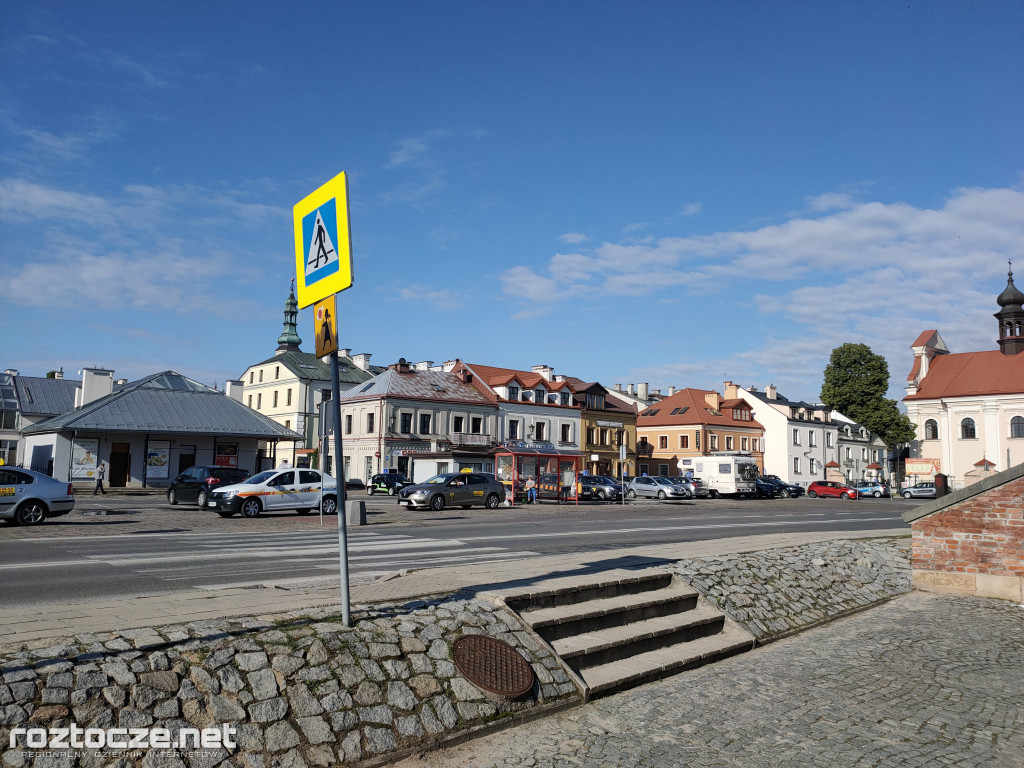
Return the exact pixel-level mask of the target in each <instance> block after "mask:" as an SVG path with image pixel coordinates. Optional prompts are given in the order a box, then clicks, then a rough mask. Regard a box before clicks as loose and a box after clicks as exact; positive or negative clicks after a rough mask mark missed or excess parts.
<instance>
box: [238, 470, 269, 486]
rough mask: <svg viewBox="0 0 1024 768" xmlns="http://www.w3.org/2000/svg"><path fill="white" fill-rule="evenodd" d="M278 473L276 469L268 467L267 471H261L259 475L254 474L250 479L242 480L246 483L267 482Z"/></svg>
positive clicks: (257, 483)
mask: <svg viewBox="0 0 1024 768" xmlns="http://www.w3.org/2000/svg"><path fill="white" fill-rule="evenodd" d="M276 474H277V470H276V469H268V470H267V471H266V472H260V473H259V474H257V475H253V476H252V477H250V478H249V479H248V480H243V481H242V482H243V483H245V484H246V485H259V484H260V483H265V482H267V480H269V479H270V478H272V477H273V476H274V475H276Z"/></svg>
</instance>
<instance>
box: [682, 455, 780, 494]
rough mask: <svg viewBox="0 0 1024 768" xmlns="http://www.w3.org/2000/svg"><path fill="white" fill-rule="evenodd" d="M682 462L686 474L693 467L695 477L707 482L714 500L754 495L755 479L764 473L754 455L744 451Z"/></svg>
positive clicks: (683, 471)
mask: <svg viewBox="0 0 1024 768" xmlns="http://www.w3.org/2000/svg"><path fill="white" fill-rule="evenodd" d="M679 463H680V464H681V465H682V466H681V467H680V471H681V472H682V473H683V474H684V475H685V474H686V471H687V470H690V471H692V472H693V476H694V477H699V478H700V479H701V480H703V481H704V485H706V486H707V487H708V490H709V491H711V498H713V499H717V498H718V497H719V496H742V495H751V496H753V495H754V493H755V491H756V489H757V485H756V482H755V481H756V480H757V477H758V475H760V474H761V471H760V470H759V469H758V467H757V461H756V460H755V459H754V457H753V456H750V455H745V454H743V455H741V454H730V453H724V454H715V455H713V456H701V457H700V458H697V459H681V460H680V461H679Z"/></svg>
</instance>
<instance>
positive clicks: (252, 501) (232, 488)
mask: <svg viewBox="0 0 1024 768" xmlns="http://www.w3.org/2000/svg"><path fill="white" fill-rule="evenodd" d="M321 483H323V502H322V504H323V512H324V514H325V515H333V514H334V513H335V512H337V511H338V486H337V483H336V482H335V481H334V478H333V477H331V476H330V475H325V474H322V473H321V472H320V470H318V469H304V468H298V467H296V468H288V469H271V470H267V471H266V472H260V473H259V474H258V475H253V476H252V477H250V478H249V479H248V480H244V481H242V482H241V483H237V484H235V485H226V486H224V487H219V488H217V489H216V490H214V491H211V493H210V498H209V501H207V502H206V505H207V507H208V508H209V509H215V510H216V511H217V514H218V515H220V516H221V517H231V516H232V515H237V514H238V513H239V512H241V513H242V517H259V516H260V514H261V513H262V512H264V511H266V512H278V511H280V510H288V509H294V510H295V511H296V512H298V513H299V514H300V515H306V514H309V513H310V512H312V511H313V510H314V509H319V508H320V506H321V499H320V485H321Z"/></svg>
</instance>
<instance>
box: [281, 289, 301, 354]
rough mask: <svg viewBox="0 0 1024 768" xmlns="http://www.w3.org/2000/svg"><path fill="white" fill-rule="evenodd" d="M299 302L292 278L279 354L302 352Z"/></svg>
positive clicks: (285, 307) (285, 308)
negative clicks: (299, 328)
mask: <svg viewBox="0 0 1024 768" xmlns="http://www.w3.org/2000/svg"><path fill="white" fill-rule="evenodd" d="M298 321H299V302H298V301H297V300H296V299H295V279H294V278H292V285H291V290H290V292H289V293H288V300H287V301H286V302H285V303H284V331H283V332H282V333H281V335H280V336H278V337H277V354H279V355H281V354H284V353H285V352H301V350H300V349H299V345H300V344H302V339H300V338H299V333H298Z"/></svg>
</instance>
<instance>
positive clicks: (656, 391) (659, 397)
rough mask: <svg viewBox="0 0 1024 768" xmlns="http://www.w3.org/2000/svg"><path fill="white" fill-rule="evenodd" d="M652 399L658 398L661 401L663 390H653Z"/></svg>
mask: <svg viewBox="0 0 1024 768" xmlns="http://www.w3.org/2000/svg"><path fill="white" fill-rule="evenodd" d="M651 397H656V398H658V399H659V400H660V399H661V390H660V389H652V390H651Z"/></svg>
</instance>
